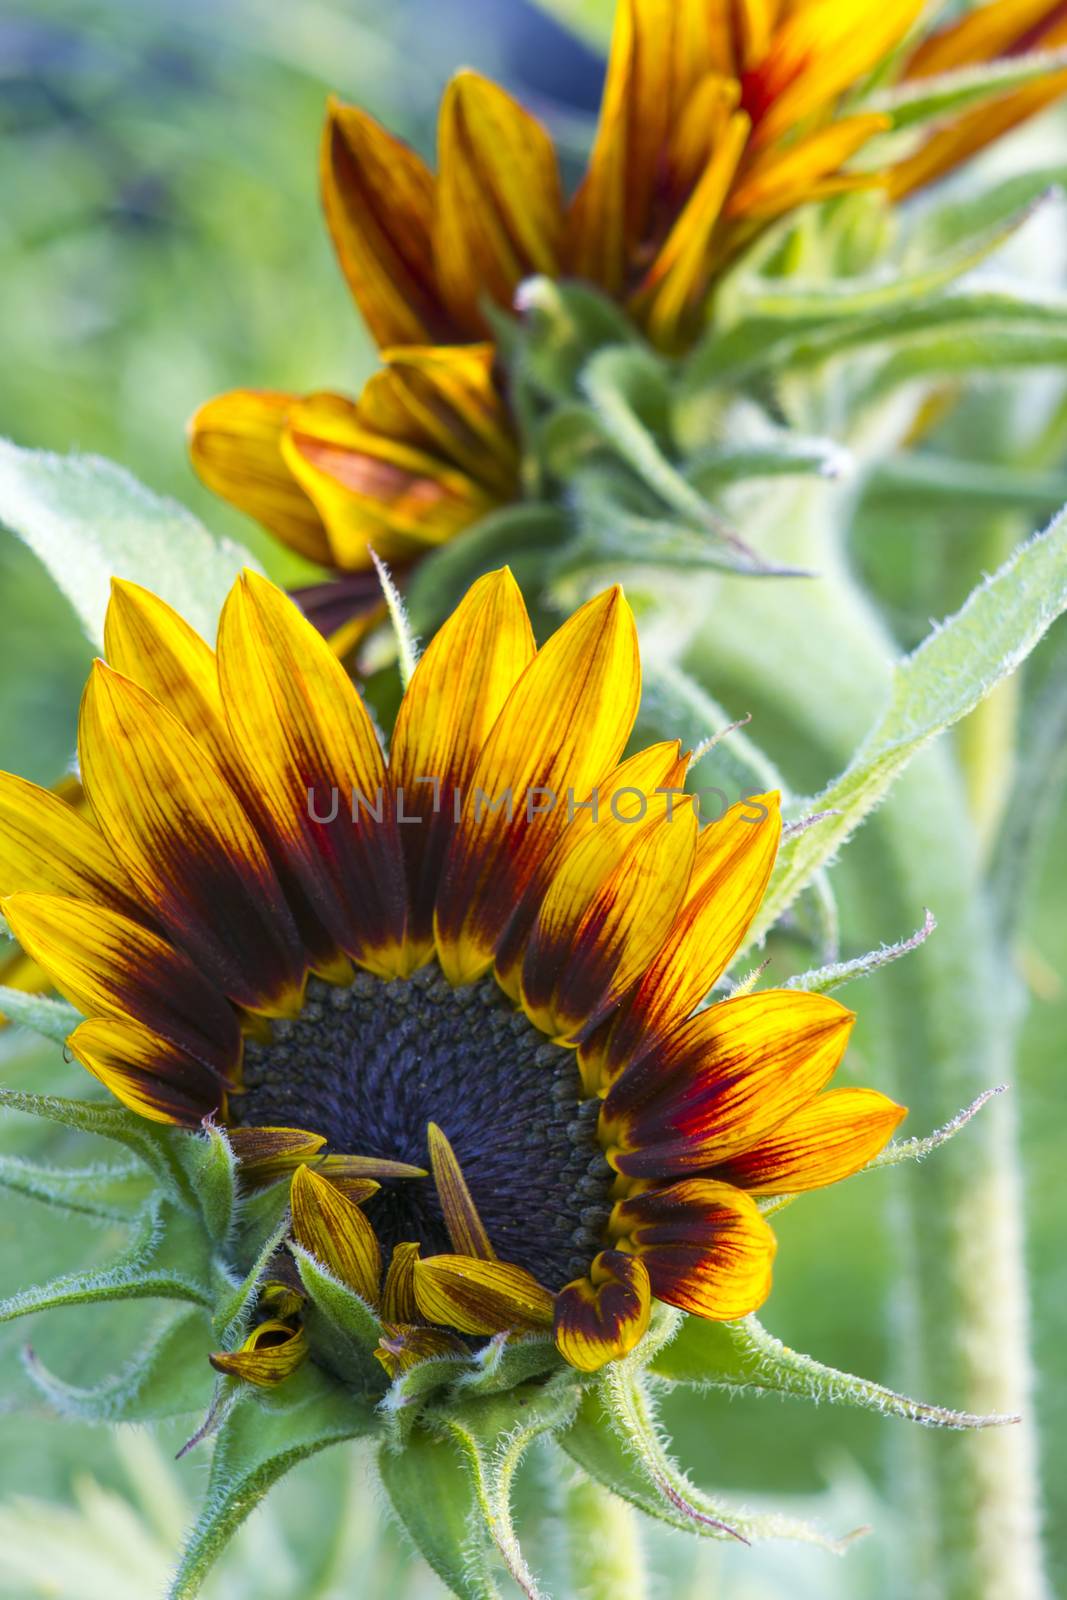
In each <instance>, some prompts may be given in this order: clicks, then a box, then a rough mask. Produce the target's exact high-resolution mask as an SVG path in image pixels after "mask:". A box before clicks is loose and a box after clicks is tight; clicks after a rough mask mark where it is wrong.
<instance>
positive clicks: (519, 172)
mask: <svg viewBox="0 0 1067 1600" xmlns="http://www.w3.org/2000/svg"><path fill="white" fill-rule="evenodd" d="M437 137H438V168H439V172H440V176H439V178H438V180H437V194H436V209H435V219H434V233H433V243H434V258H435V260H436V263H437V276H438V282H439V283H440V285H441V292H442V294H443V295H444V298H445V302H446V304H447V305H448V308H449V310H450V311H451V313H452V315H453V317H454V318H455V320H456V323H457V325H458V326H459V327H462V328H465V329H466V330H467V332H468V333H471V334H479V333H480V334H486V333H488V332H489V331H490V329H489V327H488V325H487V323H486V321H485V318H484V316H483V313H482V302H483V300H485V299H488V300H491V301H493V302H495V304H496V305H498V306H503V307H504V308H505V309H508V308H510V306H511V303H512V297H513V295H514V292H515V289H516V288H517V286H518V284H519V282H520V281H521V280H522V279H523V278H525V277H529V276H530V274H531V273H536V272H541V273H545V274H546V275H547V276H549V277H558V276H559V270H560V247H561V244H562V232H563V200H562V195H561V191H560V181H559V169H558V167H557V164H556V151H555V147H554V145H553V143H552V140H551V138H550V137H549V135H548V134H547V133H546V132H545V130H544V128H543V127H542V126H541V124H540V123H539V122H538V121H537V119H536V118H535V117H531V116H530V115H529V113H528V112H526V111H524V110H523V109H522V107H521V106H520V105H518V104H517V103H516V102H515V101H514V100H513V99H512V98H511V96H510V95H509V94H506V93H505V91H504V90H503V89H501V88H500V87H499V85H497V84H495V83H492V82H490V80H489V79H488V78H483V77H481V76H480V75H479V74H478V73H476V72H470V71H465V72H460V73H457V75H456V76H455V77H454V78H453V79H452V81H451V82H450V83H449V85H448V88H447V89H446V90H445V93H444V97H443V99H442V101H441V112H440V118H439V121H438V135H437Z"/></svg>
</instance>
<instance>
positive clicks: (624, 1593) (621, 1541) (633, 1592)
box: [562, 1476, 648, 1600]
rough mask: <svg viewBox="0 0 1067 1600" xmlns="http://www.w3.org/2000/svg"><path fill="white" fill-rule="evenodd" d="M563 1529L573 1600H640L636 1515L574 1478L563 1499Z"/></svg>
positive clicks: (641, 1563) (644, 1586)
mask: <svg viewBox="0 0 1067 1600" xmlns="http://www.w3.org/2000/svg"><path fill="white" fill-rule="evenodd" d="M562 1509H563V1525H564V1531H565V1536H566V1547H567V1567H568V1571H569V1577H570V1585H569V1588H568V1590H567V1593H568V1594H570V1595H573V1596H574V1600H645V1597H646V1596H647V1594H648V1582H647V1570H646V1566H645V1558H644V1550H643V1548H642V1545H641V1534H640V1529H639V1527H638V1516H637V1512H636V1511H635V1510H634V1509H633V1507H632V1506H628V1505H627V1504H626V1502H625V1500H620V1499H619V1498H618V1496H617V1495H613V1494H611V1493H609V1491H608V1490H607V1489H603V1488H601V1486H600V1484H598V1483H593V1481H592V1480H591V1479H590V1478H586V1477H584V1476H582V1477H576V1478H575V1480H574V1481H573V1482H572V1483H571V1485H570V1486H569V1488H568V1489H567V1490H566V1491H565V1493H564V1498H563V1508H562Z"/></svg>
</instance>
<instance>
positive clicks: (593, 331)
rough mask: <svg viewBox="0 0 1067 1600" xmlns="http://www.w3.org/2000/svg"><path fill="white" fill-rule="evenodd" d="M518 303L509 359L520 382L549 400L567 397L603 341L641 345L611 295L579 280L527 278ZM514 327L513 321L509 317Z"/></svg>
mask: <svg viewBox="0 0 1067 1600" xmlns="http://www.w3.org/2000/svg"><path fill="white" fill-rule="evenodd" d="M516 308H517V310H518V311H519V312H520V314H521V317H522V321H521V323H520V324H519V325H518V329H517V331H516V332H515V333H514V336H513V346H512V350H511V365H512V367H513V369H514V370H515V372H516V376H517V377H518V378H519V380H520V382H521V383H522V384H524V385H526V386H529V387H530V388H532V389H534V390H535V391H537V392H539V393H540V394H541V395H542V396H545V397H547V398H548V399H551V400H566V399H569V398H571V397H572V396H573V395H574V394H575V392H576V389H577V385H578V379H579V375H580V373H581V370H582V368H583V367H584V365H585V363H586V362H587V361H588V359H589V358H590V356H591V355H593V353H594V352H595V351H597V350H601V349H603V348H604V347H605V346H606V345H623V346H627V347H634V348H640V346H639V341H638V334H637V330H636V329H635V327H634V325H633V324H632V323H631V322H630V320H629V319H628V318H627V317H626V316H625V314H624V313H623V311H622V310H621V308H620V307H619V306H618V305H617V304H616V303H615V301H613V300H609V299H608V298H607V296H606V295H603V294H601V293H600V292H599V291H598V290H596V289H594V288H592V287H590V286H589V285H588V284H582V283H557V282H556V281H555V280H554V279H552V278H540V277H538V278H528V279H527V280H526V282H525V283H523V284H521V285H520V287H519V291H518V294H517V296H516ZM509 325H510V328H511V329H512V330H515V326H516V325H515V323H514V322H512V321H511V319H509Z"/></svg>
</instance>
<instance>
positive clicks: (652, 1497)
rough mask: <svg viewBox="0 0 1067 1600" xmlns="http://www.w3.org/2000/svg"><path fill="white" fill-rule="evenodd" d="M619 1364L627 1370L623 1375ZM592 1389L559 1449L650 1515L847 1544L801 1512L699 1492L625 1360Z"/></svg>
mask: <svg viewBox="0 0 1067 1600" xmlns="http://www.w3.org/2000/svg"><path fill="white" fill-rule="evenodd" d="M619 1368H626V1370H625V1371H623V1372H619V1371H618V1369H619ZM604 1377H605V1378H606V1379H607V1381H606V1382H605V1381H604V1378H602V1380H601V1382H600V1383H599V1384H597V1386H596V1387H595V1388H592V1389H589V1390H587V1392H586V1394H585V1397H584V1399H583V1400H582V1404H581V1407H580V1409H579V1411H578V1413H577V1415H576V1417H575V1420H574V1422H573V1424H572V1426H571V1427H570V1428H569V1429H568V1430H567V1431H566V1432H565V1433H562V1434H560V1435H559V1438H558V1443H559V1445H560V1448H561V1449H563V1450H565V1451H566V1452H567V1454H568V1455H569V1456H570V1457H571V1458H572V1460H574V1461H576V1462H577V1463H578V1465H579V1466H580V1467H581V1468H582V1470H583V1471H584V1472H587V1473H588V1474H589V1476H590V1477H591V1478H593V1479H595V1480H596V1481H597V1482H598V1483H602V1484H603V1485H604V1487H605V1488H606V1489H610V1490H611V1491H612V1493H613V1494H617V1495H619V1496H620V1497H621V1498H622V1499H623V1500H628V1501H629V1502H630V1504H631V1505H635V1506H637V1507H638V1509H639V1510H641V1511H644V1512H645V1513H646V1514H647V1515H648V1516H650V1517H655V1518H656V1519H657V1520H658V1521H660V1522H666V1523H667V1524H668V1525H669V1526H670V1527H672V1528H678V1529H680V1530H681V1531H682V1532H684V1533H691V1534H696V1535H698V1536H699V1537H701V1538H704V1539H738V1540H740V1541H741V1542H742V1543H745V1544H748V1543H754V1542H756V1541H757V1540H761V1539H793V1540H797V1541H799V1542H800V1543H803V1544H816V1545H821V1546H822V1548H823V1549H825V1550H830V1551H832V1552H833V1553H834V1554H839V1553H840V1552H841V1551H842V1549H843V1548H844V1543H845V1541H843V1540H835V1539H830V1538H827V1537H826V1535H824V1534H822V1533H820V1532H819V1530H818V1529H817V1528H814V1527H812V1526H811V1524H810V1523H807V1522H804V1521H803V1520H802V1519H801V1518H799V1517H789V1516H779V1515H775V1514H770V1515H767V1516H752V1515H746V1514H743V1513H741V1512H737V1511H734V1510H733V1509H732V1508H731V1507H728V1506H723V1505H721V1504H719V1503H718V1501H713V1500H712V1499H710V1497H709V1496H707V1495H705V1494H704V1493H702V1491H701V1490H699V1489H696V1488H695V1487H694V1486H693V1485H692V1484H691V1483H690V1482H689V1481H688V1479H687V1478H686V1476H685V1474H684V1473H683V1472H681V1470H680V1469H679V1468H678V1466H677V1465H676V1464H675V1463H674V1462H673V1461H672V1460H671V1459H670V1457H669V1456H668V1455H667V1453H666V1451H665V1450H664V1449H663V1446H662V1444H661V1443H660V1439H659V1433H658V1424H657V1421H656V1416H655V1412H654V1410H653V1408H652V1400H651V1395H650V1394H649V1392H648V1389H647V1387H646V1386H645V1384H644V1383H642V1381H641V1380H640V1378H639V1377H638V1376H637V1375H636V1373H635V1371H634V1370H633V1369H632V1368H630V1367H629V1366H628V1364H627V1363H626V1362H622V1361H616V1362H613V1363H612V1364H611V1366H610V1367H607V1368H605V1369H604Z"/></svg>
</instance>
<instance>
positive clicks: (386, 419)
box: [359, 344, 519, 498]
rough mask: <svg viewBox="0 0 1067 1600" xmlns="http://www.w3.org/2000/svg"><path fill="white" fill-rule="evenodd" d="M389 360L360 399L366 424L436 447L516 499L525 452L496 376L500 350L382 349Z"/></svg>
mask: <svg viewBox="0 0 1067 1600" xmlns="http://www.w3.org/2000/svg"><path fill="white" fill-rule="evenodd" d="M382 361H383V362H384V363H385V365H384V366H383V368H382V371H381V372H380V373H377V374H376V375H375V377H373V378H372V379H371V380H370V382H369V383H368V384H367V385H366V386H365V387H364V390H363V393H362V394H361V395H360V397H359V413H360V418H361V420H362V422H363V424H364V425H365V426H366V427H368V428H374V429H376V430H377V431H378V432H379V433H384V434H386V435H388V436H389V437H390V438H394V439H407V440H409V441H410V443H412V444H417V445H420V446H422V447H423V448H424V449H427V450H432V451H434V452H435V453H436V454H437V455H439V456H440V457H441V458H442V460H445V461H449V462H451V463H453V464H454V465H455V466H457V467H459V468H461V469H462V471H464V472H466V473H468V474H469V475H470V476H471V477H472V478H473V479H474V480H475V481H476V482H478V483H482V484H484V485H485V487H486V488H487V489H490V490H493V491H495V492H496V493H497V494H499V495H500V496H502V497H503V498H511V497H512V496H513V495H514V494H515V492H516V487H517V481H518V471H519V453H518V445H517V443H516V440H515V435H514V432H513V429H512V425H511V421H510V418H509V416H508V410H507V406H506V405H505V403H504V398H503V396H502V394H501V392H500V389H499V388H498V386H497V382H496V378H495V375H494V370H493V369H494V364H495V361H496V347H495V346H494V345H492V344H465V345H426V346H418V345H409V346H407V347H403V346H397V347H394V348H392V349H389V350H383V351H382Z"/></svg>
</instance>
